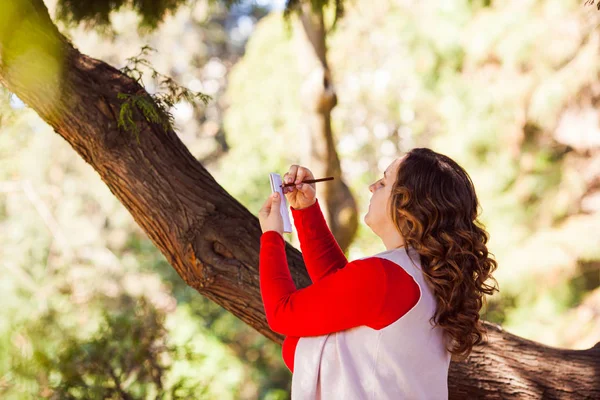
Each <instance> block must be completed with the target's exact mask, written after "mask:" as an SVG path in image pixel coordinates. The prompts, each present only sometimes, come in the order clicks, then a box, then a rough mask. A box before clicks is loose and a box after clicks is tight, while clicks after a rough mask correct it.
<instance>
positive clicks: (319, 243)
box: [290, 199, 348, 282]
mask: <svg viewBox="0 0 600 400" xmlns="http://www.w3.org/2000/svg"><path fill="white" fill-rule="evenodd" d="M290 209H291V210H292V217H293V218H294V226H295V227H296V232H298V240H299V241H300V250H301V251H302V258H304V264H305V265H306V270H307V271H308V275H309V276H310V279H311V280H312V281H313V282H317V281H318V280H320V279H321V278H323V277H324V276H326V275H327V274H329V273H331V272H333V271H335V270H338V269H340V268H344V267H345V266H346V264H348V260H347V259H346V256H345V255H344V252H343V251H342V249H341V248H340V246H339V245H338V243H337V241H336V240H335V237H334V236H333V234H332V233H331V230H330V229H329V226H327V222H326V221H325V218H324V217H323V212H322V211H321V206H320V204H319V200H318V199H317V200H316V201H315V204H313V205H312V206H310V207H306V208H303V209H300V210H298V209H295V208H294V207H290Z"/></svg>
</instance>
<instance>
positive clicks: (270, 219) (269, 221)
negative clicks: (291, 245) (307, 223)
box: [258, 192, 283, 236]
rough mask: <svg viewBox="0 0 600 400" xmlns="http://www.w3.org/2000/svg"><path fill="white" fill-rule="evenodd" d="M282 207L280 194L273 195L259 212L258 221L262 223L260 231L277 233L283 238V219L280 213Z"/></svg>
mask: <svg viewBox="0 0 600 400" xmlns="http://www.w3.org/2000/svg"><path fill="white" fill-rule="evenodd" d="M279 207H281V198H280V197H279V193H277V192H274V193H271V195H270V196H269V198H268V199H267V201H265V204H264V205H263V206H262V208H261V209H260V211H259V212H258V220H259V221H260V229H262V232H263V233H265V232H267V231H277V232H279V234H280V235H282V236H283V218H282V217H281V213H280V212H279Z"/></svg>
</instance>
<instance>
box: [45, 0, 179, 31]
mask: <svg viewBox="0 0 600 400" xmlns="http://www.w3.org/2000/svg"><path fill="white" fill-rule="evenodd" d="M186 3H187V1H186V0H94V1H79V0H59V1H58V4H57V6H58V7H57V16H58V18H60V19H62V20H64V21H66V22H69V23H80V22H84V23H86V24H87V25H90V26H107V25H109V23H110V15H111V13H113V12H115V11H117V10H119V9H121V8H122V7H127V8H132V9H133V10H135V11H136V12H137V13H139V14H140V15H141V16H142V26H143V27H146V28H152V29H153V28H156V27H157V26H158V24H159V23H160V22H161V21H162V20H163V18H164V17H165V15H166V14H167V13H168V12H169V11H174V10H175V9H177V8H178V7H179V6H181V5H183V4H186Z"/></svg>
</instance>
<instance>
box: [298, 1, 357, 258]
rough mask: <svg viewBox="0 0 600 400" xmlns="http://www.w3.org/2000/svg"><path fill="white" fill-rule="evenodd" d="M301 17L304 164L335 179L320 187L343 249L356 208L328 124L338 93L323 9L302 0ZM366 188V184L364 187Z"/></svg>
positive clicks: (352, 231) (351, 233) (353, 224)
mask: <svg viewBox="0 0 600 400" xmlns="http://www.w3.org/2000/svg"><path fill="white" fill-rule="evenodd" d="M300 20H301V22H302V30H303V32H304V35H303V36H304V37H303V39H304V40H302V43H300V46H299V47H300V50H299V55H298V61H299V64H300V67H301V69H302V70H303V73H304V74H305V75H306V76H307V78H306V79H305V81H304V82H303V84H302V96H301V101H302V107H303V110H304V120H305V125H304V129H305V132H304V134H305V136H307V137H308V138H309V154H308V156H307V157H306V158H307V165H310V166H311V171H312V172H313V174H314V175H315V176H316V177H319V176H333V177H335V179H334V180H333V181H331V182H329V183H327V184H325V185H322V186H320V187H319V194H318V196H319V197H322V198H323V201H322V203H323V204H324V205H325V207H323V214H324V216H325V218H326V220H327V223H328V225H329V227H330V229H331V232H332V233H333V236H335V239H336V240H337V242H338V244H339V245H340V248H341V249H342V250H344V251H345V250H346V249H347V248H348V247H349V246H350V244H351V243H352V240H353V239H354V236H355V235H356V231H357V230H358V209H357V206H356V200H355V198H354V196H353V195H352V192H351V191H350V188H349V187H348V185H346V183H345V182H344V180H343V177H342V167H341V164H340V159H339V157H338V154H337V150H336V148H335V141H334V138H333V130H332V128H331V111H332V110H333V108H334V107H335V106H336V104H337V94H336V91H335V86H334V85H333V81H332V79H331V70H330V68H329V65H328V63H327V43H326V37H327V32H326V30H325V22H324V20H323V13H322V12H319V11H315V10H313V9H312V7H311V4H310V3H303V4H302V8H301V11H300ZM365 190H366V188H365Z"/></svg>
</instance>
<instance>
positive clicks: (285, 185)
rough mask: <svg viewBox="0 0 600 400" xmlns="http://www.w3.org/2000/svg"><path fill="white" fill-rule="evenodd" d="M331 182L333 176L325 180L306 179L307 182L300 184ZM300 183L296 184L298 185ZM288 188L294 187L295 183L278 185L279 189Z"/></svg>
mask: <svg viewBox="0 0 600 400" xmlns="http://www.w3.org/2000/svg"><path fill="white" fill-rule="evenodd" d="M331 180H333V176H328V177H327V178H319V179H307V180H305V181H302V182H300V183H316V182H323V181H331ZM300 183H298V185H299V184H300ZM288 186H296V183H294V182H290V183H282V184H281V185H280V187H288Z"/></svg>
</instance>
